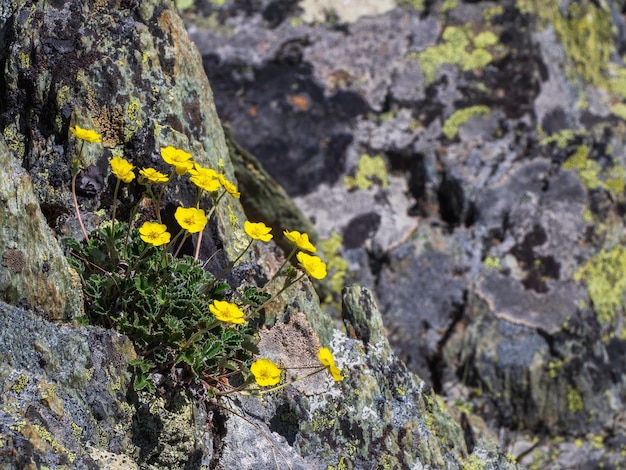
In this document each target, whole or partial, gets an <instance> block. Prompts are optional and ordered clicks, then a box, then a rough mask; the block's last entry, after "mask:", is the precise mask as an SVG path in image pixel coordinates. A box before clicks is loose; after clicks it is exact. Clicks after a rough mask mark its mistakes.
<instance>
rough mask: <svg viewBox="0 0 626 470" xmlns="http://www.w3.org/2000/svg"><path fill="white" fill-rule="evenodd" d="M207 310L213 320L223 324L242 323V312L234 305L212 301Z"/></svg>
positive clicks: (221, 301)
mask: <svg viewBox="0 0 626 470" xmlns="http://www.w3.org/2000/svg"><path fill="white" fill-rule="evenodd" d="M209 310H210V311H211V313H212V314H213V316H214V317H215V318H217V319H218V320H219V321H223V322H225V323H235V324H237V325H239V324H241V323H244V322H245V320H244V318H243V312H242V311H241V310H240V309H239V307H237V306H236V305H235V304H231V303H230V302H226V301H223V300H214V301H213V303H212V304H211V305H209Z"/></svg>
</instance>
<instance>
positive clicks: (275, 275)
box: [263, 246, 298, 292]
mask: <svg viewBox="0 0 626 470" xmlns="http://www.w3.org/2000/svg"><path fill="white" fill-rule="evenodd" d="M296 251H298V247H297V246H294V247H293V249H292V250H291V253H289V256H287V257H286V258H285V261H283V264H281V265H280V268H278V271H276V272H275V273H274V275H273V276H272V278H271V279H270V280H269V281H267V282H266V283H265V286H263V287H264V288H265V287H267V286H268V285H269V283H270V282H272V281H273V280H274V279H276V278H277V277H278V276H279V275H280V273H281V271H282V270H283V268H284V267H285V266H286V265H287V263H288V262H289V260H291V258H293V255H295V254H296ZM281 292H282V291H281Z"/></svg>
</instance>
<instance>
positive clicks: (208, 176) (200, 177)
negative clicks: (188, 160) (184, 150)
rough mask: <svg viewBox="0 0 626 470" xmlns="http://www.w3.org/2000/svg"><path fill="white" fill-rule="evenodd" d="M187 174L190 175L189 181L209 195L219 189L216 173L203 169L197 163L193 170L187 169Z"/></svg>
mask: <svg viewBox="0 0 626 470" xmlns="http://www.w3.org/2000/svg"><path fill="white" fill-rule="evenodd" d="M189 174H190V175H191V178H189V179H190V181H191V182H192V183H193V184H195V185H196V186H197V187H198V188H200V189H204V190H205V191H209V192H210V193H212V192H213V191H217V190H218V189H220V182H219V179H218V178H217V171H215V170H213V169H211V168H204V167H202V166H201V165H199V164H198V163H194V165H193V168H191V169H189Z"/></svg>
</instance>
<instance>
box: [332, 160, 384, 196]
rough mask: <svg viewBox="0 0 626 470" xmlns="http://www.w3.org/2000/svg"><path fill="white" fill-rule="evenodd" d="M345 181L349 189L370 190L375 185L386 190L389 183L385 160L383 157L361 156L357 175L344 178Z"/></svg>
mask: <svg viewBox="0 0 626 470" xmlns="http://www.w3.org/2000/svg"><path fill="white" fill-rule="evenodd" d="M343 181H344V184H345V185H346V187H347V188H348V189H368V188H370V187H371V186H373V185H374V184H375V183H378V184H380V185H381V186H382V187H383V188H386V187H387V184H388V182H387V166H386V165H385V160H384V159H383V157H382V156H381V155H375V156H373V157H371V156H369V155H367V154H364V155H361V159H360V160H359V165H358V168H357V171H356V174H355V175H354V176H346V177H344V179H343Z"/></svg>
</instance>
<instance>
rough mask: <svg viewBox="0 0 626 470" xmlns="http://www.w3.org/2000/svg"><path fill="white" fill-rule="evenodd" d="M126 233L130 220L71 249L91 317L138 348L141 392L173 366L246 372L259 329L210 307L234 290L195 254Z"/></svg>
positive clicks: (251, 300) (258, 299) (250, 298)
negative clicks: (179, 253) (178, 254)
mask: <svg viewBox="0 0 626 470" xmlns="http://www.w3.org/2000/svg"><path fill="white" fill-rule="evenodd" d="M127 233H128V226H127V225H126V224H125V223H118V224H116V225H115V227H113V226H112V225H110V224H109V225H106V226H104V227H102V228H100V229H97V230H95V231H94V232H92V233H91V236H90V238H89V241H88V242H87V243H86V244H85V245H84V246H81V245H80V244H78V243H77V242H76V241H73V240H68V245H69V246H70V247H71V248H72V250H73V253H74V255H75V256H74V257H75V261H74V264H75V267H76V268H77V270H78V271H79V272H81V273H82V276H83V279H84V286H85V295H86V298H87V312H88V315H89V318H90V320H91V321H92V322H93V323H96V324H100V325H103V326H105V327H109V328H114V329H116V330H117V331H119V332H120V333H123V334H126V335H127V336H128V337H129V338H132V340H133V343H134V344H135V348H136V350H137V353H138V354H139V356H140V359H138V360H136V361H135V362H134V366H135V371H136V378H135V388H137V389H141V388H144V387H148V388H149V389H152V388H153V385H152V382H151V381H150V380H149V379H148V375H149V373H150V372H153V371H154V370H156V369H159V370H167V369H169V368H170V367H172V366H176V367H182V368H183V369H185V370H186V371H187V372H189V373H190V376H189V377H188V378H194V377H199V376H200V375H201V374H204V375H209V376H212V377H218V376H220V375H222V374H224V373H226V372H227V371H233V370H242V369H243V370H247V369H248V368H249V365H250V361H251V359H252V356H253V354H254V353H255V352H257V349H256V346H255V344H256V340H255V338H254V336H253V330H252V328H251V327H250V326H249V324H245V325H230V324H224V323H222V322H220V321H217V320H216V319H215V317H214V315H213V314H212V313H211V311H210V310H209V305H211V302H212V301H213V300H216V299H217V300H223V295H224V292H225V291H226V290H227V289H228V285H227V284H226V283H223V282H214V278H213V276H212V275H211V274H210V273H209V272H207V271H205V270H203V269H202V265H201V263H199V262H198V261H197V260H194V258H193V257H191V256H184V257H182V258H175V257H174V256H173V255H172V254H171V253H163V250H162V249H160V248H159V247H155V246H151V245H149V244H147V243H145V242H144V241H142V240H141V238H140V236H139V232H138V230H136V229H132V230H131V231H130V233H129V235H128V238H127ZM118 254H122V256H118ZM243 299H244V300H245V302H246V303H248V304H250V305H257V306H258V305H259V303H262V301H263V299H264V297H262V296H260V295H259V293H257V292H256V291H255V289H253V288H251V289H250V291H249V292H248V295H247V296H243Z"/></svg>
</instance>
